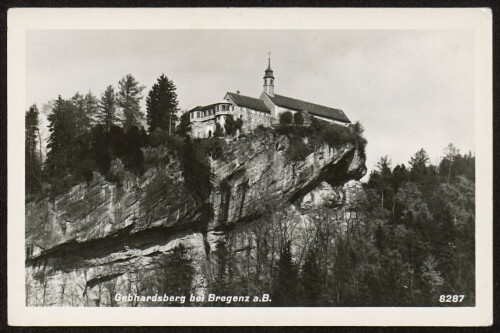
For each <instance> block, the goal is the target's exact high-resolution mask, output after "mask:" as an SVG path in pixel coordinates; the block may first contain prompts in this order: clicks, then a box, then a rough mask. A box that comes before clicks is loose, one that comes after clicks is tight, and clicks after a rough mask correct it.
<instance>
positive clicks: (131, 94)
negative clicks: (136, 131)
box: [118, 74, 145, 132]
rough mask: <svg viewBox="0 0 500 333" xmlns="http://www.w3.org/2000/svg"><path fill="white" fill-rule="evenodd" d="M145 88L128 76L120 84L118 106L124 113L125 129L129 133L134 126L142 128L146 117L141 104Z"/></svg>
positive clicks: (130, 75)
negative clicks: (142, 122)
mask: <svg viewBox="0 0 500 333" xmlns="http://www.w3.org/2000/svg"><path fill="white" fill-rule="evenodd" d="M144 88H145V86H141V85H139V82H137V80H136V79H135V78H134V77H133V76H132V74H127V75H126V76H125V77H123V78H122V79H121V80H120V82H118V106H119V107H120V108H121V109H122V112H123V129H124V130H125V132H126V131H128V130H129V129H130V128H131V127H132V126H137V128H139V127H140V126H141V121H142V119H143V118H144V115H143V114H142V112H141V107H140V104H139V103H140V102H141V99H142V97H143V96H142V91H143V90H144Z"/></svg>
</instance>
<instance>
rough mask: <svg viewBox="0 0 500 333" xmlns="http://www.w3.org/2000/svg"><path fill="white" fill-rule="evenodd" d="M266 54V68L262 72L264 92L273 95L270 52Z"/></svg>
mask: <svg viewBox="0 0 500 333" xmlns="http://www.w3.org/2000/svg"><path fill="white" fill-rule="evenodd" d="M268 55H269V57H268V58H267V61H268V64H267V69H266V72H265V74H264V92H265V93H266V94H268V95H269V96H274V75H273V70H272V69H271V52H269V53H268Z"/></svg>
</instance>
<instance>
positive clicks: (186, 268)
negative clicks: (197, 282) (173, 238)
mask: <svg viewBox="0 0 500 333" xmlns="http://www.w3.org/2000/svg"><path fill="white" fill-rule="evenodd" d="M192 262H193V259H192V258H191V257H190V256H189V254H188V251H187V248H186V247H185V246H184V245H183V244H182V243H181V244H179V245H177V246H176V247H174V248H173V249H172V252H171V253H168V254H167V255H165V256H164V257H163V259H162V260H161V262H160V264H159V266H160V272H159V275H158V277H157V278H158V279H157V285H158V289H159V292H161V293H167V294H170V295H178V296H183V295H189V293H190V292H191V282H192V280H193V276H194V268H193V266H192Z"/></svg>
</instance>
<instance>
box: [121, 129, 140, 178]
mask: <svg viewBox="0 0 500 333" xmlns="http://www.w3.org/2000/svg"><path fill="white" fill-rule="evenodd" d="M125 144H126V146H127V149H126V150H125V154H124V156H123V163H124V164H125V167H126V168H127V169H128V170H131V171H133V172H135V173H137V174H140V173H142V171H143V164H144V154H143V153H142V150H141V132H140V131H139V129H138V128H137V127H136V126H132V127H131V128H130V129H129V130H128V132H127V133H126V134H125Z"/></svg>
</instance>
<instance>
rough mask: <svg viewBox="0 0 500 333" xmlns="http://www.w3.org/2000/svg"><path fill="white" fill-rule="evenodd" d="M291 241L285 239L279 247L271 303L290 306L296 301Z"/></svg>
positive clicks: (295, 281)
mask: <svg viewBox="0 0 500 333" xmlns="http://www.w3.org/2000/svg"><path fill="white" fill-rule="evenodd" d="M291 246H292V242H291V241H287V242H286V243H285V245H284V246H283V248H282V249H281V254H280V259H279V261H278V272H277V274H276V278H275V281H274V288H273V295H272V299H273V304H274V305H277V306H291V305H296V303H297V298H298V297H297V296H298V295H297V293H298V290H299V289H298V286H299V284H298V282H299V281H298V280H299V279H298V270H297V267H296V265H295V263H294V261H293V258H292V249H291Z"/></svg>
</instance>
